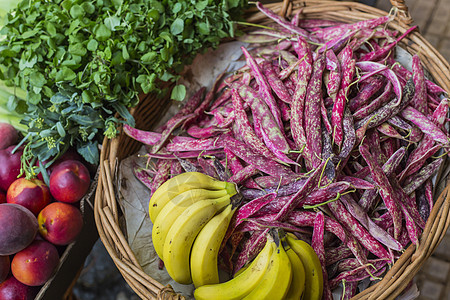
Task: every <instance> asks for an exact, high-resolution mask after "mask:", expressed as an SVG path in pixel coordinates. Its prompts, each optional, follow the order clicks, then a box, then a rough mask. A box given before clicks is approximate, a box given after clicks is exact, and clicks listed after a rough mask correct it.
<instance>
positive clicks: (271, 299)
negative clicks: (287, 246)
mask: <svg viewBox="0 0 450 300" xmlns="http://www.w3.org/2000/svg"><path fill="white" fill-rule="evenodd" d="M291 280H292V265H291V262H290V260H289V257H288V255H287V253H286V251H285V250H284V248H283V246H282V244H281V242H280V240H278V246H277V248H276V251H274V253H272V257H271V259H270V264H269V267H268V268H267V270H266V273H265V274H264V277H263V278H262V280H261V281H260V283H259V284H258V285H257V286H256V287H255V288H254V289H253V290H252V291H251V293H250V294H248V295H247V296H245V297H244V298H243V299H245V300H282V299H284V297H285V296H286V294H287V292H288V290H289V287H290V285H291Z"/></svg>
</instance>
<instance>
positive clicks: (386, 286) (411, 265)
mask: <svg viewBox="0 0 450 300" xmlns="http://www.w3.org/2000/svg"><path fill="white" fill-rule="evenodd" d="M391 4H392V6H393V9H394V10H395V12H394V13H395V15H396V18H395V20H394V21H393V22H390V23H389V27H390V28H391V29H394V30H397V31H399V32H400V33H404V32H405V31H406V30H407V29H408V28H409V24H411V23H412V19H411V16H410V15H409V12H408V8H407V6H406V5H405V3H404V1H400V0H391ZM266 7H268V8H270V9H271V10H273V11H274V12H276V13H278V14H280V15H283V16H287V17H290V16H292V15H294V14H295V13H297V12H298V11H301V17H303V18H311V19H318V18H319V19H324V20H335V21H341V22H345V23H354V22H357V21H361V20H366V19H372V18H377V17H380V16H383V15H386V14H387V12H384V11H382V10H379V9H376V8H373V7H369V6H366V5H363V4H360V3H356V2H341V1H336V2H335V1H322V0H308V1H284V2H280V3H273V4H267V5H266ZM246 21H247V22H251V23H258V24H270V23H271V20H269V19H267V18H266V17H265V16H264V15H263V14H262V13H260V12H258V11H257V9H256V8H254V9H250V10H248V11H247V12H246ZM400 45H401V47H403V48H404V49H406V50H407V51H408V52H409V53H413V54H415V53H418V54H419V56H420V59H421V61H422V62H423V63H424V65H425V66H426V68H427V70H428V71H429V73H430V74H431V75H432V76H433V78H434V80H435V82H436V83H437V84H439V85H440V86H441V87H443V88H444V89H445V90H446V91H450V74H449V69H450V65H449V63H448V62H447V61H446V60H445V59H444V58H443V57H442V55H440V54H439V53H438V52H437V51H436V49H434V48H433V46H431V45H430V44H429V43H428V42H427V41H426V40H425V39H424V38H423V37H422V36H421V35H420V33H418V32H416V31H414V32H413V33H411V34H410V35H408V37H407V38H405V39H404V40H403V41H402V42H401V43H400ZM169 105H170V101H168V100H167V99H158V98H156V97H153V96H152V95H148V96H146V97H142V98H141V102H140V104H139V106H138V107H137V108H135V109H134V110H132V114H133V115H134V117H135V119H136V128H139V129H143V130H150V129H152V127H153V126H154V125H155V124H156V123H157V122H158V120H159V119H158V118H159V117H160V116H162V115H163V114H164V113H165V112H166V111H167V109H168V107H169ZM140 146H141V144H140V143H139V142H137V141H135V140H132V139H131V138H129V137H127V136H126V135H125V134H121V135H120V136H119V137H117V138H115V139H113V140H108V139H105V140H104V142H103V146H102V147H103V148H102V151H101V158H100V162H101V168H100V175H99V179H98V186H97V192H96V197H95V220H96V224H97V229H98V231H99V236H100V238H101V240H102V242H103V244H104V245H105V247H106V249H107V251H108V252H109V254H110V256H111V258H112V259H113V261H114V263H115V264H116V266H117V268H118V269H119V271H120V272H121V273H122V275H123V277H124V278H125V280H126V281H127V283H128V284H129V285H130V286H131V287H132V288H133V290H134V291H135V292H136V293H137V294H138V295H139V296H140V297H141V298H142V299H183V298H184V297H183V296H181V295H178V294H177V293H175V292H174V291H173V289H172V288H171V287H170V286H164V285H162V284H161V283H159V282H158V281H156V280H154V279H153V278H151V277H150V276H149V275H147V274H146V273H144V272H143V271H142V269H141V267H140V266H139V263H138V261H137V259H136V257H135V256H134V254H133V252H132V251H131V249H130V246H129V245H128V243H127V241H126V238H125V237H124V234H123V232H122V230H121V228H120V226H119V217H120V215H121V212H120V209H119V208H118V204H117V200H116V195H115V188H114V182H115V173H116V171H117V165H118V162H119V161H120V160H122V159H124V158H126V157H127V156H129V155H131V154H133V153H135V152H136V151H137V150H138V149H139V147H140ZM449 207H450V193H449V187H448V185H447V187H446V188H445V189H444V191H443V192H442V193H441V194H440V195H439V197H438V198H437V199H436V201H435V205H434V207H433V210H432V211H431V214H430V216H429V219H428V221H427V223H426V227H425V229H424V231H423V234H422V236H421V239H420V243H419V246H418V247H416V246H415V245H411V246H410V247H408V248H407V249H406V251H405V252H404V253H403V254H402V255H401V257H400V258H399V260H397V262H396V263H395V264H394V265H393V267H392V268H391V269H390V270H389V271H388V273H387V274H386V275H385V276H384V278H383V279H382V280H381V281H380V282H379V283H377V284H375V285H372V286H371V287H369V288H367V289H366V290H364V291H363V292H361V293H359V294H357V295H356V296H355V297H354V298H353V299H392V298H394V297H396V296H397V295H399V294H400V293H401V292H402V291H403V290H404V289H405V288H406V286H407V285H408V284H409V282H410V281H411V280H412V279H413V277H414V276H415V275H416V274H417V272H418V271H419V270H420V268H421V266H422V265H423V264H424V262H425V261H426V259H427V258H428V257H429V256H430V255H431V254H432V253H433V251H434V250H435V248H436V247H437V245H438V244H439V243H440V242H441V240H442V239H443V237H444V236H445V233H446V231H447V228H448V227H449V225H450V217H449Z"/></svg>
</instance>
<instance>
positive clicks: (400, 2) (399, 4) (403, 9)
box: [390, 0, 413, 25]
mask: <svg viewBox="0 0 450 300" xmlns="http://www.w3.org/2000/svg"><path fill="white" fill-rule="evenodd" d="M390 1H391V4H392V6H394V7H396V8H397V9H398V17H399V21H400V22H402V23H403V24H405V25H410V24H411V23H413V19H412V18H411V15H410V14H409V10H408V6H406V4H405V0H390Z"/></svg>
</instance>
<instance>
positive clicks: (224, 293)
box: [194, 239, 276, 300]
mask: <svg viewBox="0 0 450 300" xmlns="http://www.w3.org/2000/svg"><path fill="white" fill-rule="evenodd" d="M275 250H276V245H275V243H274V242H273V240H269V239H268V240H267V242H266V245H265V246H264V248H263V249H262V250H261V252H260V253H259V254H258V255H257V256H256V258H255V259H254V260H253V261H252V262H251V263H250V265H249V266H248V267H247V268H246V269H245V270H244V271H243V272H242V273H240V274H239V275H238V276H236V277H234V278H233V279H231V280H229V281H226V282H223V283H217V284H208V285H203V286H201V287H199V288H197V289H196V290H195V291H194V298H195V299H196V300H239V299H242V298H243V297H245V296H246V295H248V294H249V293H250V292H251V291H252V290H253V289H254V288H255V287H256V286H257V285H258V283H259V282H260V281H261V280H262V278H263V277H264V274H265V273H266V270H267V267H268V266H269V263H270V261H271V257H272V253H273V252H274V251H275Z"/></svg>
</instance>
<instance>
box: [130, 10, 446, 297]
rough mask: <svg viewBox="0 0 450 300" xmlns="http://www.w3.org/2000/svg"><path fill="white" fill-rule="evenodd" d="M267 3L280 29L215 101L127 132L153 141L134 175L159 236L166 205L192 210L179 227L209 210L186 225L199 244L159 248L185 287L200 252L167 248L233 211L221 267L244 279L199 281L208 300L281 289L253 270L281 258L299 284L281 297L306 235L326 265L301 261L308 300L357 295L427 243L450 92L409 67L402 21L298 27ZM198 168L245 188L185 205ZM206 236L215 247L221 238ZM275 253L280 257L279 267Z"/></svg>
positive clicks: (255, 49) (252, 49)
mask: <svg viewBox="0 0 450 300" xmlns="http://www.w3.org/2000/svg"><path fill="white" fill-rule="evenodd" d="M257 8H258V9H259V10H260V11H261V12H262V13H264V14H265V15H266V16H267V17H268V18H270V19H272V20H273V21H274V23H275V25H271V27H265V28H261V29H256V30H253V31H251V32H249V33H248V34H247V35H245V36H242V37H240V38H239V39H240V40H241V41H244V42H247V43H250V44H251V45H249V46H248V47H242V53H243V58H244V60H245V64H244V66H243V67H241V68H240V69H239V70H237V71H235V72H234V73H232V74H227V75H225V76H221V77H220V78H218V79H217V80H216V82H215V83H214V86H213V87H212V88H211V89H210V90H208V91H207V92H206V89H205V88H202V89H200V90H199V91H198V92H196V93H195V94H194V95H193V96H192V97H190V98H189V99H187V101H186V102H185V104H184V106H183V107H182V108H181V109H180V110H179V112H178V113H177V114H175V115H174V116H173V117H172V118H170V119H169V120H168V121H167V122H166V123H165V124H164V125H162V126H161V127H160V128H157V129H156V130H155V131H152V132H150V131H142V130H139V129H136V128H133V127H131V126H127V125H124V131H125V133H126V134H127V135H129V136H130V137H132V138H134V139H136V140H138V141H140V142H142V143H144V144H146V145H147V146H146V147H147V150H148V153H147V154H146V155H145V156H146V158H147V159H148V164H147V168H146V169H142V168H141V167H139V168H136V169H135V170H134V171H135V175H136V177H137V178H138V179H140V180H141V181H142V183H144V184H145V185H146V186H147V187H148V188H149V189H150V190H151V192H152V197H151V199H150V205H149V213H150V218H151V220H152V222H153V224H154V230H155V228H156V227H157V226H160V224H161V223H162V222H161V221H158V217H157V216H155V213H156V215H157V214H158V213H162V212H163V211H164V210H165V208H166V207H169V208H170V211H172V210H177V214H179V215H177V217H176V218H174V219H173V220H171V222H170V223H169V226H170V225H171V224H172V226H174V225H175V224H178V219H179V218H180V216H181V215H185V216H186V215H188V213H187V212H189V213H191V211H192V214H198V215H199V216H200V215H202V214H204V215H205V216H206V215H208V216H207V217H205V218H204V219H203V222H204V223H205V224H202V222H201V221H199V220H200V217H198V220H197V221H195V222H192V223H189V225H188V223H186V222H187V219H188V217H185V218H180V224H181V222H184V223H183V224H185V228H186V227H190V226H192V227H195V228H196V230H195V231H190V233H189V239H188V240H186V241H187V242H185V240H184V237H186V236H187V235H184V234H182V233H181V231H182V230H181V229H179V228H180V227H182V226H181V225H177V226H175V229H174V232H177V234H172V235H171V238H170V239H169V240H168V237H167V236H166V237H165V238H164V239H163V240H164V241H165V242H164V245H159V246H155V248H159V249H160V250H157V251H158V252H159V253H158V255H159V256H160V257H161V258H162V260H163V261H164V265H165V267H166V269H167V271H168V273H169V275H171V277H172V278H173V279H174V280H176V281H178V282H181V283H191V282H192V279H193V278H194V275H193V273H194V272H195V271H194V270H193V268H192V266H193V264H192V262H193V260H194V261H195V260H196V259H201V257H202V256H200V258H199V257H197V256H196V254H195V253H193V252H192V251H191V253H190V256H191V261H190V263H189V261H188V259H187V258H186V257H187V256H189V253H186V252H188V251H184V252H183V253H179V252H178V253H177V252H176V251H175V252H172V249H173V248H167V247H168V246H172V244H176V245H178V246H176V247H180V246H179V245H180V244H184V245H185V248H190V245H191V244H192V243H193V244H194V245H195V236H197V238H198V237H200V238H203V237H202V235H203V234H201V233H202V231H203V229H204V228H207V226H208V225H209V222H212V220H213V219H214V218H216V217H217V218H219V216H221V217H223V218H225V219H226V218H227V217H225V215H227V216H228V215H229V214H232V217H231V219H230V221H229V223H228V226H227V227H228V228H227V230H226V232H225V234H224V236H223V238H222V242H221V246H220V247H219V252H218V256H217V261H216V264H217V265H218V267H219V268H221V269H223V270H225V271H228V272H229V273H230V274H231V276H232V279H230V280H229V281H225V282H219V283H217V282H216V283H207V281H206V280H205V279H203V280H205V281H204V282H203V283H202V280H198V283H196V282H194V284H195V287H196V290H195V293H194V295H195V296H196V297H198V298H199V299H201V298H202V297H204V299H213V298H215V297H219V296H220V298H222V297H225V296H224V295H228V294H230V295H231V294H233V293H238V292H243V291H246V292H247V294H245V295H246V296H248V297H249V298H252V297H253V296H254V295H255V296H256V297H259V296H257V295H261V294H258V293H270V292H272V290H271V289H270V287H271V284H270V282H272V280H274V278H277V276H279V274H278V273H277V272H276V271H273V270H274V269H275V268H274V269H271V270H267V271H266V272H263V273H258V274H254V273H257V272H256V268H253V267H252V266H254V265H255V264H261V268H260V267H258V268H257V269H258V270H260V269H263V270H266V267H265V266H264V264H267V263H268V261H270V262H275V261H276V262H277V263H276V264H275V263H274V264H273V265H274V266H275V265H277V266H278V267H280V268H283V269H284V272H283V274H284V275H283V276H285V277H283V278H284V279H283V280H280V279H279V280H278V282H281V281H283V283H286V282H287V284H286V285H287V286H286V287H284V286H283V287H282V286H281V285H280V286H279V287H278V290H276V291H274V292H279V293H280V294H278V296H277V299H282V298H283V297H284V296H286V294H287V293H288V292H289V282H290V281H292V277H293V275H292V273H295V272H294V270H295V268H292V263H290V264H288V263H284V266H283V267H281V264H279V262H280V261H285V262H287V261H290V260H289V258H287V259H286V257H288V256H284V258H282V257H281V256H283V255H284V254H283V255H282V254H281V253H284V252H283V251H285V252H286V253H288V252H289V248H292V249H293V250H294V251H296V247H295V246H294V245H292V244H290V243H289V237H291V238H292V239H293V238H294V236H295V238H296V239H297V240H298V241H303V243H306V244H309V245H310V247H311V249H313V252H314V255H315V256H316V257H317V261H318V262H319V264H311V265H309V266H307V263H305V262H304V261H303V260H302V255H299V258H300V261H302V266H303V268H304V274H305V279H304V280H305V289H304V290H303V295H304V297H305V296H306V292H307V291H309V292H310V295H309V296H308V297H310V298H308V299H320V298H321V296H320V295H321V294H320V293H322V294H323V298H324V299H331V298H332V291H334V290H335V289H336V288H337V287H338V286H343V287H344V290H343V291H344V293H343V295H342V298H344V299H348V298H350V297H351V296H353V295H355V294H356V293H358V291H361V290H360V289H361V288H362V287H363V286H367V285H368V284H370V283H371V282H372V281H374V280H377V279H379V278H380V277H382V276H383V275H384V274H385V272H386V270H388V269H389V268H390V266H391V265H392V264H393V263H394V262H395V261H396V260H397V259H398V258H399V257H400V255H401V254H402V252H403V251H404V250H405V249H406V248H407V247H408V246H409V245H410V244H413V245H418V243H419V239H420V235H421V232H422V230H423V229H424V227H425V223H426V221H427V219H428V217H429V214H430V211H431V209H432V207H433V204H434V198H433V189H434V183H433V180H432V179H433V176H435V175H436V174H437V173H438V170H439V168H440V167H441V166H442V165H443V163H444V162H445V160H446V156H447V149H448V147H449V141H450V140H449V138H448V126H447V125H448V123H447V121H448V106H449V103H448V98H447V93H446V92H445V90H443V89H442V88H441V87H439V86H438V85H436V84H434V83H433V81H432V79H431V78H428V77H427V75H426V71H425V69H424V66H423V65H422V62H421V61H420V59H419V56H418V55H417V54H415V55H412V57H411V62H410V63H411V64H410V65H409V66H408V65H406V66H405V65H402V64H401V63H399V62H398V61H397V60H396V59H397V56H396V54H397V53H398V52H399V51H401V49H399V48H398V47H397V46H398V45H399V44H400V42H401V40H402V39H403V38H404V37H405V36H407V35H408V34H409V33H410V32H412V31H414V30H415V29H416V28H415V27H411V28H410V29H409V30H408V31H407V32H406V33H404V34H402V35H399V34H398V32H396V31H393V30H390V29H386V28H387V27H386V26H385V25H386V24H387V23H388V22H390V21H391V17H390V16H384V17H380V18H376V19H370V20H364V21H360V22H357V23H354V24H342V23H339V22H336V21H323V20H316V19H300V17H299V15H297V16H295V17H294V18H293V19H292V20H285V19H283V18H280V17H279V16H277V15H276V14H274V13H273V12H271V11H270V10H268V9H266V8H265V7H264V6H262V5H261V4H260V3H257ZM205 92H206V94H205ZM191 172H196V173H204V174H206V175H208V176H210V177H212V178H216V180H217V181H218V182H222V183H224V182H228V183H235V184H236V186H237V189H236V191H237V192H238V193H237V194H236V195H235V196H232V197H231V198H230V199H228V197H227V196H225V200H217V201H211V203H214V204H210V206H211V208H208V209H207V210H206V209H205V211H204V212H197V211H196V210H194V208H193V209H192V210H188V209H187V208H186V209H184V208H177V209H175V208H174V207H175V206H176V204H173V203H171V201H172V200H171V199H175V196H177V197H178V195H182V193H183V192H185V191H186V190H188V189H189V185H185V184H184V181H178V180H177V179H176V178H178V176H182V175H183V176H189V174H190V173H191ZM177 174H181V175H177ZM167 182H172V184H173V183H175V184H176V185H177V186H178V188H179V189H180V191H178V190H177V188H173V189H174V190H176V191H177V192H176V193H175V194H176V195H173V196H168V193H166V192H160V191H159V189H161V191H166V190H167V185H166V183H167ZM194 188H195V187H191V189H194ZM221 188H222V189H223V188H224V185H222V187H221ZM202 189H204V187H202ZM188 195H189V194H186V195H185V196H182V197H180V198H179V199H180V200H177V202H178V201H180V202H181V201H183V199H185V198H189V196H188ZM159 197H161V199H162V200H161V204H158V200H157V198H159ZM213 197H214V198H215V199H221V197H224V196H222V195H217V196H213ZM235 198H238V199H240V198H242V199H240V200H234V199H235ZM186 201H187V203H189V200H186ZM202 201H204V200H201V201H198V202H196V203H194V204H190V205H189V207H191V206H192V207H197V205H198V206H200V205H199V204H197V203H200V202H202ZM222 201H223V203H222V204H221V207H218V204H217V203H218V202H222ZM154 203H157V205H156V208H155V207H154V206H153V205H154ZM164 203H165V205H164ZM185 203H186V202H185ZM230 203H231V204H230ZM233 203H238V204H235V205H236V206H237V208H236V207H233ZM196 204H197V205H196ZM230 206H231V212H230V211H229V209H228V208H230ZM212 207H214V208H212ZM169 208H168V209H167V211H169ZM233 209H235V211H234V213H233V212H232V211H233ZM181 211H183V212H181ZM207 211H209V212H207ZM211 211H214V212H211ZM222 213H223V214H224V215H222ZM165 215H169V213H167V212H165ZM213 216H214V217H213ZM208 220H209V222H207V221H208ZM227 222H228V221H227ZM219 224H220V222H217V225H215V226H216V227H215V228H219V227H220V225H219ZM211 226H212V225H211ZM202 228H203V229H202ZM220 228H221V229H220V230H221V232H223V231H224V229H223V228H222V227H220ZM280 228H281V229H282V230H284V231H287V232H290V233H289V234H288V235H287V236H288V238H286V239H287V241H288V243H287V245H288V246H286V247H283V244H284V245H286V243H283V242H281V243H277V242H276V240H277V239H280V236H277V235H274V234H273V231H274V229H278V230H279V229H280ZM170 231H172V228H170V229H169V228H166V229H164V232H170ZM186 231H187V229H186ZM275 231H277V230H275ZM178 233H180V234H178ZM152 234H154V237H153V239H154V241H153V242H154V244H155V241H157V243H159V244H161V243H162V242H161V240H158V239H159V238H160V237H158V236H156V235H158V232H153V233H152ZM207 234H209V236H210V238H209V239H207V240H208V241H211V243H213V241H212V238H211V236H213V234H212V233H211V232H209V233H205V235H207ZM193 235H194V237H193ZM178 239H179V240H178ZM281 240H283V238H282V237H281ZM274 241H275V242H274ZM203 244H204V245H205V244H206V242H203ZM268 244H272V246H267V245H268ZM214 245H216V244H214ZM265 245H266V246H265ZM274 245H275V246H274ZM267 247H272V250H271V251H272V253H270V250H267ZM212 248H213V249H216V246H214V247H212ZM168 249H170V250H168ZM192 249H194V247H193V248H192ZM275 249H277V250H276V251H275V252H274V250H275ZM302 249H305V248H302ZM304 251H306V250H303V251H302V252H304ZM274 253H277V255H279V256H277V258H276V259H275V257H273V259H272V256H273V255H274ZM161 254H162V255H161ZM269 257H270V258H269ZM178 259H179V260H178ZM209 259H211V258H209ZM214 259H215V258H214ZM173 261H178V262H179V263H178V264H177V267H178V268H179V269H181V267H180V266H182V265H183V266H184V267H183V269H182V270H179V271H180V274H182V275H180V276H178V275H175V271H174V270H173V269H174V266H173ZM181 261H183V263H181ZM286 265H290V267H289V268H287V267H286ZM297 265H298V264H297ZM278 267H276V268H278ZM189 269H190V271H189ZM241 269H242V270H241ZM317 269H320V271H321V275H322V278H321V279H320V280H318V278H317V277H308V274H309V273H310V270H315V272H313V273H314V274H316V275H317V274H318V273H317ZM210 270H213V269H212V268H211V269H210ZM278 270H279V269H278ZM287 270H290V271H287ZM177 271H178V270H177ZM202 272H203V271H202ZM210 272H211V273H212V272H214V274H215V273H216V270H215V269H214V271H210ZM298 273H299V272H298V271H297V274H298ZM300 273H301V272H300ZM200 274H203V273H200ZM205 274H206V272H205ZM267 274H270V275H267ZM288 274H290V275H288ZM266 275H267V276H266ZM233 276H234V277H233ZM253 276H256V277H253ZM258 276H259V277H258ZM269 277H270V278H269ZM294 277H295V276H294ZM297 277H298V276H297ZM205 278H206V276H205ZM212 278H213V279H211V280H212V281H216V279H217V278H218V277H215V279H214V277H212ZM238 279H239V280H238ZM263 280H264V284H261V286H259V285H258V283H260V282H263ZM196 281H197V280H196ZM203 284H205V285H203ZM257 285H258V287H257ZM260 288H261V289H264V292H262V291H261V289H260ZM224 290H226V292H223V291H224ZM282 291H283V292H282ZM313 291H314V292H313ZM284 292H286V294H284ZM202 293H205V294H204V295H205V296H202V295H203V294H202ZM243 293H245V292H243ZM213 295H214V296H213ZM230 297H235V298H236V299H239V298H242V297H244V295H235V296H230ZM297 297H298V295H297ZM255 299H256V298H255ZM259 299H262V298H259ZM272 299H275V298H272Z"/></svg>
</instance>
